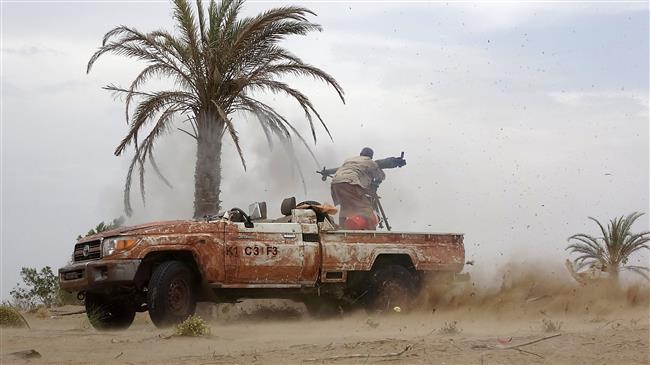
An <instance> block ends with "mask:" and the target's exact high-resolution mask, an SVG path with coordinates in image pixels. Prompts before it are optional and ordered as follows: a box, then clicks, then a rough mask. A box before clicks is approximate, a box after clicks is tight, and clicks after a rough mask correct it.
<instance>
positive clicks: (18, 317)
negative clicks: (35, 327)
mask: <svg viewBox="0 0 650 365" xmlns="http://www.w3.org/2000/svg"><path fill="white" fill-rule="evenodd" d="M0 327H3V328H4V327H16V328H22V327H28V328H29V324H28V323H27V321H26V320H25V318H24V317H23V316H22V314H20V312H18V310H16V308H13V307H10V306H8V305H2V306H0Z"/></svg>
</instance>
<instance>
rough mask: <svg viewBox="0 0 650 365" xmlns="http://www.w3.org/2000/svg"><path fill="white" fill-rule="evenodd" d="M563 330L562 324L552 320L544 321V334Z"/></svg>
mask: <svg viewBox="0 0 650 365" xmlns="http://www.w3.org/2000/svg"><path fill="white" fill-rule="evenodd" d="M561 328H562V322H560V321H554V320H552V319H548V318H544V319H542V330H543V331H544V332H558V331H559V330H560V329H561Z"/></svg>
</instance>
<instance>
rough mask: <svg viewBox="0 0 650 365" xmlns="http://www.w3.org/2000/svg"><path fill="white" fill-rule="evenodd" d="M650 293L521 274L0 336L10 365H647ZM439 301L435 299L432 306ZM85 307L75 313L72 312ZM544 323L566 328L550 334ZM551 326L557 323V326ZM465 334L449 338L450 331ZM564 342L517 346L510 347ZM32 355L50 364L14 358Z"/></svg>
mask: <svg viewBox="0 0 650 365" xmlns="http://www.w3.org/2000/svg"><path fill="white" fill-rule="evenodd" d="M649 296H650V295H649V291H648V288H647V287H633V288H631V289H624V290H616V291H613V292H612V291H611V290H609V289H607V290H606V289H603V288H599V287H593V288H591V287H590V288H585V287H578V286H575V285H572V284H571V283H561V284H560V283H554V282H549V281H546V282H544V281H539V280H535V279H532V282H531V278H529V277H525V276H524V277H521V280H519V282H518V283H514V284H513V283H510V284H507V285H506V284H504V285H502V286H501V287H500V288H496V289H492V290H478V289H476V288H472V287H471V286H469V285H468V286H465V287H464V288H462V289H456V290H445V293H444V294H440V292H439V290H438V291H436V290H435V289H428V291H427V295H425V296H424V297H423V298H420V301H419V302H420V308H419V309H418V310H416V311H414V312H410V313H393V314H391V315H386V314H367V313H366V312H365V311H360V312H356V313H347V314H345V315H344V316H343V317H342V318H336V319H330V320H317V319H311V318H309V317H308V316H307V315H306V314H304V313H303V312H304V310H303V309H304V308H303V307H302V305H301V304H296V303H291V302H277V301H276V302H270V301H261V302H260V301H247V302H244V303H241V304H238V305H236V306H233V305H220V306H218V307H208V306H203V307H202V308H200V310H199V314H202V315H203V316H204V317H206V318H207V317H211V318H212V320H211V322H210V325H211V331H212V334H211V335H210V336H208V337H203V338H188V337H176V336H170V335H171V334H172V333H173V330H172V329H166V330H165V329H157V328H155V327H154V326H153V325H152V324H151V321H150V320H149V318H148V315H147V314H146V313H142V314H138V317H137V318H136V321H135V323H134V325H133V326H132V327H131V328H130V329H128V330H126V331H121V332H97V331H95V330H94V329H92V328H91V327H90V325H89V323H88V321H87V319H86V318H85V315H83V314H78V315H72V316H65V317H55V318H37V317H36V316H35V315H30V314H27V315H26V318H27V320H28V322H29V323H30V325H31V329H3V330H2V336H1V342H0V347H1V350H0V354H1V355H2V357H1V358H0V360H1V363H2V364H13V363H16V364H25V363H30V364H111V363H114V364H250V363H276V364H280V363H307V364H310V363H336V364H348V363H364V364H365V363H380V362H381V363H404V364H420V363H424V364H430V363H436V364H524V363H526V364H649V363H650V358H649V356H650V350H649V337H650V319H649V309H650V305H649V300H648V297H649ZM433 298H435V299H433ZM75 309H78V308H71V307H69V308H66V310H69V311H72V310H75ZM544 320H546V321H547V323H550V322H552V323H554V324H556V325H559V326H560V328H559V329H550V331H549V329H548V328H545V326H544ZM549 321H550V322H549ZM453 327H455V328H456V329H457V332H456V333H449V332H453V331H445V330H444V329H445V328H447V329H449V328H453ZM554 334H559V336H557V337H553V338H548V339H546V340H543V341H540V342H537V343H534V344H530V345H527V346H523V347H520V348H519V349H520V350H517V349H504V348H499V347H500V346H501V347H503V346H512V345H518V344H522V343H525V342H528V341H532V340H536V339H540V338H544V337H547V336H551V335H554ZM29 349H34V350H36V351H38V352H39V353H40V354H41V355H42V357H40V358H32V359H22V358H20V357H17V356H15V355H11V353H13V352H16V351H21V350H29Z"/></svg>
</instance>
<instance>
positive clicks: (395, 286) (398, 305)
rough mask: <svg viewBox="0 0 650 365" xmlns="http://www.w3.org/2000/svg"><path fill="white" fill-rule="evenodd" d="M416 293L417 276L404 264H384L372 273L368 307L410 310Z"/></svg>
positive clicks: (372, 308)
mask: <svg viewBox="0 0 650 365" xmlns="http://www.w3.org/2000/svg"><path fill="white" fill-rule="evenodd" d="M415 294H416V282H415V277H414V276H413V274H411V272H409V271H408V270H407V269H406V268H405V267H404V266H401V265H394V264H392V265H386V266H382V267H380V268H378V269H376V270H373V272H372V273H371V274H370V287H369V290H368V297H367V301H366V309H367V310H369V311H373V312H374V311H379V312H385V313H392V312H393V311H404V310H408V309H409V307H410V304H411V301H412V300H413V298H414V297H415Z"/></svg>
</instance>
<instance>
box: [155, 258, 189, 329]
mask: <svg viewBox="0 0 650 365" xmlns="http://www.w3.org/2000/svg"><path fill="white" fill-rule="evenodd" d="M148 289H149V290H148V292H147V306H148V308H149V317H151V321H152V322H153V323H154V324H155V325H156V327H166V326H171V325H174V324H177V323H180V322H182V321H184V320H185V319H186V318H187V317H189V316H190V315H192V314H194V310H195V309H196V285H195V282H194V280H193V277H192V272H191V271H190V269H188V268H187V266H185V264H183V263H182V262H180V261H166V262H163V263H162V264H160V265H158V267H156V269H155V270H154V271H153V274H152V275H151V279H150V280H149V287H148Z"/></svg>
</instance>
